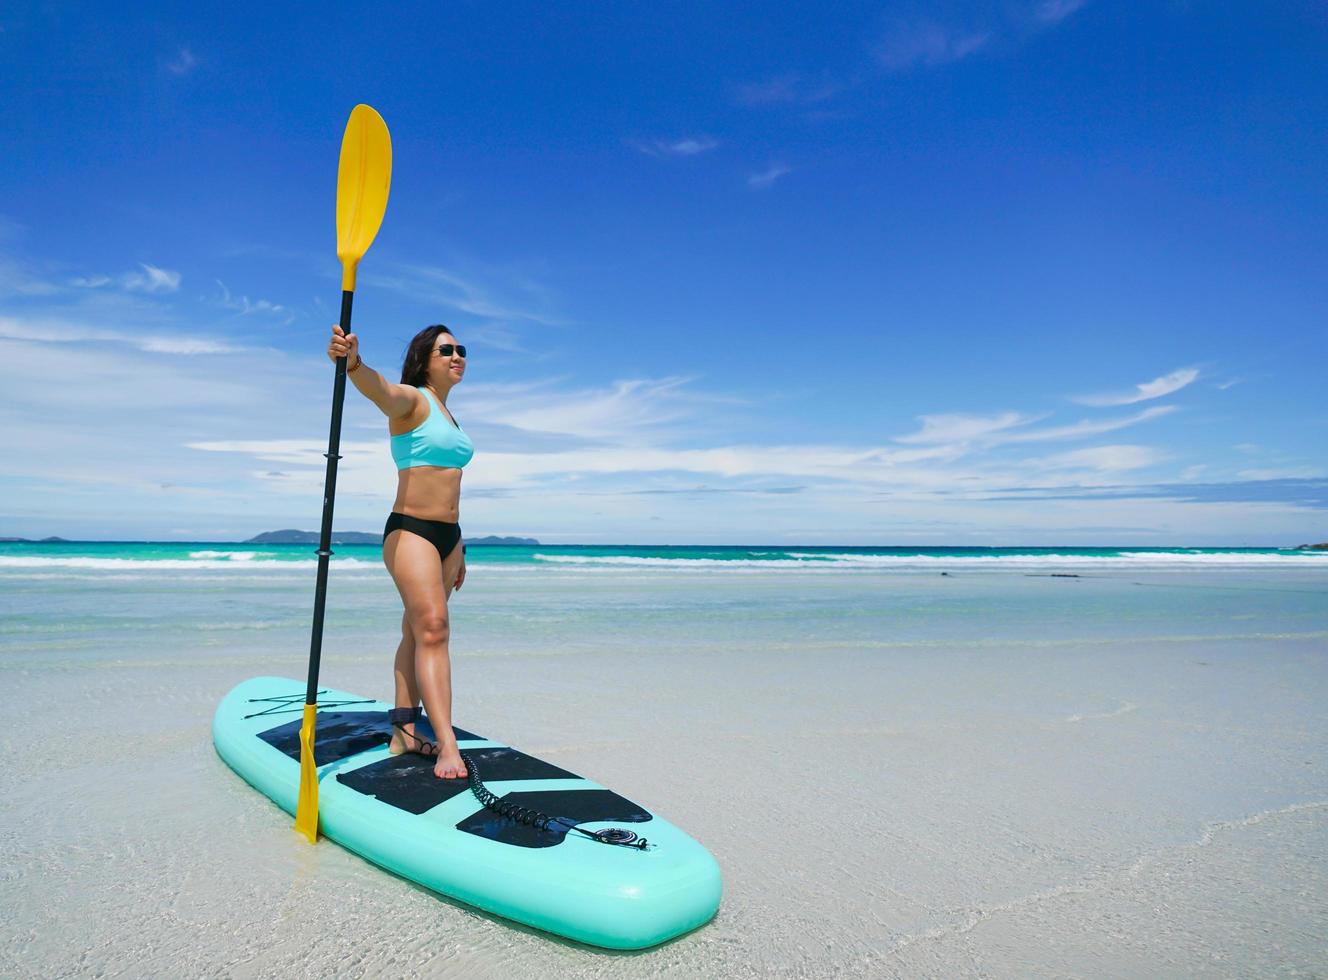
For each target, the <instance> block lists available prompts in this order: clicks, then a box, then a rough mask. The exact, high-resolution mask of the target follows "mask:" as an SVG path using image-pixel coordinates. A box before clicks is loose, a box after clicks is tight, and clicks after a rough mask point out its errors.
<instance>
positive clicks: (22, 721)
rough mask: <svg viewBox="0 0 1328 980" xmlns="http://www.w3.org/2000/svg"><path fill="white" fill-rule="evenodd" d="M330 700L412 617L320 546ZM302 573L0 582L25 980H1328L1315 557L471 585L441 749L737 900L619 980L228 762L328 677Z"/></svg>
mask: <svg viewBox="0 0 1328 980" xmlns="http://www.w3.org/2000/svg"><path fill="white" fill-rule="evenodd" d="M335 551H336V555H335V558H334V560H333V563H332V572H331V576H330V583H329V594H328V611H327V630H326V634H325V638H324V646H323V669H322V679H323V680H324V681H325V682H326V683H327V684H328V685H330V686H335V687H338V688H342V689H345V690H350V691H355V692H359V693H363V694H365V695H371V696H377V697H384V696H389V695H390V691H391V660H392V654H393V651H394V649H395V646H396V642H397V639H398V636H399V632H398V631H399V628H400V618H401V607H400V601H399V599H398V597H397V594H396V591H395V589H394V588H393V586H392V583H391V581H390V579H389V578H388V576H387V573H386V571H385V570H384V568H383V566H382V561H381V557H380V552H379V549H378V548H377V547H375V546H366V545H342V546H336V547H335ZM315 567H316V563H315V558H314V556H313V546H311V545H275V546H274V545H263V546H257V545H248V544H218V543H193V544H191V543H179V542H172V543H51V544H45V543H43V544H34V543H0V671H2V672H3V673H2V674H0V676H3V679H4V682H5V685H4V686H5V690H6V693H7V695H8V701H9V710H8V711H7V712H5V714H4V720H3V721H2V722H0V748H2V749H3V753H2V754H0V779H2V780H3V785H4V786H5V787H6V795H5V798H4V801H3V803H2V804H0V817H2V821H0V867H2V868H3V869H4V872H3V874H0V901H2V902H3V904H4V907H5V909H6V916H5V926H4V927H3V929H2V930H0V974H2V975H4V976H25V977H26V976H33V977H38V976H40V977H46V976H63V975H79V976H82V975H107V976H116V975H133V976H145V975H146V976H151V975H159V974H167V973H169V974H172V975H179V974H183V975H186V976H196V975H207V976H212V975H219V976H273V977H277V976H281V977H288V976H291V975H329V974H338V975H345V976H375V977H376V976H381V975H384V974H399V973H406V972H410V973H414V974H420V975H427V976H458V977H474V976H493V977H498V976H503V977H510V976H527V975H560V976H569V977H607V976H613V977H656V976H659V977H695V976H725V977H730V976H732V977H768V976H772V975H773V976H789V977H794V976H798V977H822V976H825V977H830V976H836V977H838V976H862V977H882V976H919V975H945V976H956V977H962V976H974V977H976V976H997V977H1024V976H1033V975H1080V976H1138V977H1155V976H1160V975H1167V976H1176V975H1186V976H1190V975H1200V976H1247V975H1260V976H1265V975H1266V976H1278V975H1284V976H1294V975H1315V974H1323V973H1325V972H1328V939H1325V937H1328V862H1326V861H1325V860H1324V855H1325V854H1328V762H1325V760H1328V553H1325V552H1312V551H1295V550H1281V549H1248V548H1246V549H1231V548H1185V549H1180V548H1170V549H1160V548H1121V549H1109V548H1024V549H1018V548H1005V549H975V548H911V547H910V548H857V547H844V548H830V547H801V548H787V547H773V546H772V547H731V548H725V547H628V546H621V547H619V546H593V547H592V546H547V545H540V546H533V547H512V546H501V547H486V546H483V545H475V546H471V547H470V549H469V554H468V575H467V580H466V584H465V586H464V587H463V589H462V590H461V591H460V592H458V593H456V594H454V596H453V597H452V600H451V602H450V616H451V625H452V639H451V654H452V659H453V670H454V685H455V690H456V694H455V708H454V712H455V718H456V721H457V724H459V725H461V726H462V727H467V728H472V729H474V730H482V731H485V732H487V733H493V735H494V737H496V738H501V739H503V740H506V741H509V742H511V743H512V744H513V745H515V746H517V747H518V748H521V749H523V750H525V751H528V752H531V753H533V754H536V755H539V756H541V757H543V758H546V759H548V760H549V761H551V762H554V763H556V764H558V765H561V766H564V767H566V768H568V769H570V770H572V771H574V772H579V773H582V774H584V775H587V776H589V777H591V778H594V779H596V780H598V781H600V782H602V783H603V784H605V785H607V786H610V787H612V788H613V789H615V790H617V791H618V792H620V793H622V794H623V795H625V796H627V797H628V798H631V799H636V800H639V801H640V802H642V803H643V804H646V805H648V806H650V807H651V808H652V809H654V810H657V811H658V812H660V813H661V814H662V815H664V816H665V817H667V818H668V819H669V820H670V821H671V822H673V823H675V824H677V825H678V826H680V827H682V828H683V829H684V830H686V831H688V832H689V833H691V834H692V835H693V836H695V837H697V838H698V839H699V840H700V841H701V842H702V843H704V844H705V845H706V846H707V847H709V848H710V850H711V851H712V853H714V854H715V856H716V858H717V859H718V860H719V862H720V866H721V868H722V870H723V873H724V879H725V896H724V901H723V905H722V906H721V909H720V912H719V915H718V916H717V918H716V919H715V921H714V922H712V923H710V924H709V925H707V926H705V927H702V928H701V929H699V930H697V931H695V932H693V933H691V934H689V935H687V936H683V937H680V938H679V939H677V940H675V941H673V942H671V943H668V944H666V945H665V946H663V947H660V948H657V949H655V950H648V951H644V952H641V953H631V954H624V953H608V952H604V951H599V950H594V949H590V948H588V947H584V946H579V945H577V944H574V943H570V942H566V941H563V940H559V939H555V938H552V937H549V936H547V935H545V934H543V933H539V932H536V931H534V930H530V929H526V928H523V927H519V926H514V925H512V924H511V923H508V922H505V921H504V920H501V919H498V918H496V917H493V916H490V915H487V914H484V913H480V912H477V911H475V910H473V909H469V908H467V907H466V906H464V905H461V904H459V903H456V902H452V901H449V900H446V899H441V898H438V897H436V896H433V895H431V894H429V893H427V892H424V891H422V890H421V889H419V888H417V887H415V886H413V885H411V884H410V883H408V882H405V881H403V880H401V879H399V878H396V877H394V876H392V875H390V874H387V873H384V872H382V871H380V870H379V869H377V868H375V867H373V866H371V865H369V864H367V863H366V862H364V861H363V860H361V859H360V858H358V857H356V856H354V855H352V854H349V853H348V852H345V851H342V850H341V849H340V848H338V847H336V846H335V845H332V844H328V843H326V842H324V843H323V844H320V845H319V846H317V847H310V846H309V845H308V844H307V843H305V842H304V841H303V840H302V838H300V837H298V835H296V834H295V833H294V832H293V831H292V830H291V827H290V823H291V821H290V819H289V818H288V817H287V816H286V815H285V814H284V813H282V812H281V811H279V810H278V809H277V808H276V807H275V806H274V805H272V804H271V803H270V802H268V801H267V800H266V799H264V798H263V797H261V796H259V795H258V794H257V793H255V792H254V791H253V790H251V789H250V788H249V787H248V786H247V785H245V784H244V783H243V782H242V781H241V780H240V779H239V778H238V777H236V776H235V775H234V774H233V773H232V772H231V771H230V770H229V769H228V768H227V767H226V766H225V765H224V764H223V763H222V762H221V761H220V760H219V759H218V758H217V757H216V755H215V753H214V752H213V751H212V748H211V738H210V722H211V715H212V711H213V710H214V709H215V706H216V704H217V702H218V701H219V700H220V698H221V697H222V696H223V695H224V694H225V692H226V691H227V690H229V689H230V688H231V687H232V686H233V685H234V684H236V683H238V682H239V681H240V680H243V679H245V678H247V677H251V676H254V675H258V674H278V675H282V676H288V677H291V678H296V679H298V678H302V677H303V676H304V672H305V665H306V663H307V656H308V646H309V625H310V618H311V611H312V606H313V585H314V569H315Z"/></svg>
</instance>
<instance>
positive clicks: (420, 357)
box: [401, 323, 456, 388]
mask: <svg viewBox="0 0 1328 980" xmlns="http://www.w3.org/2000/svg"><path fill="white" fill-rule="evenodd" d="M440 334H449V335H450V336H451V337H452V339H454V340H455V339H456V334H454V333H452V331H451V330H450V329H448V328H447V327H445V326H443V325H442V324H441V323H435V324H434V325H433V326H431V327H425V328H424V329H423V330H421V331H420V332H419V333H417V334H416V335H415V336H414V337H412V338H411V340H410V346H408V347H407V348H406V359H405V360H404V361H402V362H401V383H402V384H403V385H414V386H415V387H417V388H420V387H423V386H424V383H425V382H426V381H428V380H429V358H431V357H432V356H433V349H434V345H435V344H436V342H437V340H438V337H439V335H440Z"/></svg>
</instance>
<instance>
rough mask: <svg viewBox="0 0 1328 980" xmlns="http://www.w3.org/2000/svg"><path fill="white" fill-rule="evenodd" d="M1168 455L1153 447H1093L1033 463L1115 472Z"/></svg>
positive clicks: (1133, 468) (1138, 466) (1153, 463)
mask: <svg viewBox="0 0 1328 980" xmlns="http://www.w3.org/2000/svg"><path fill="white" fill-rule="evenodd" d="M1168 458H1169V455H1168V454H1167V453H1165V452H1162V451H1160V450H1158V449H1153V448H1152V447H1150V446H1131V445H1117V446H1090V447H1088V448H1086V449H1075V450H1072V451H1071V452H1067V453H1057V454H1056V455H1054V456H1046V457H1043V458H1042V459H1038V460H1031V461H1029V462H1031V463H1032V465H1035V466H1040V467H1044V468H1046V469H1053V470H1093V471H1095V472H1100V473H1115V472H1123V471H1126V470H1138V469H1143V468H1144V467H1147V466H1154V465H1156V464H1157V463H1160V462H1162V461H1164V460H1166V459H1168Z"/></svg>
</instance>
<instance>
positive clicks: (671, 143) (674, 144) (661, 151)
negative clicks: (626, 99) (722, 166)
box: [632, 136, 719, 157]
mask: <svg viewBox="0 0 1328 980" xmlns="http://www.w3.org/2000/svg"><path fill="white" fill-rule="evenodd" d="M632 145H633V146H634V147H636V148H637V149H638V150H640V151H641V152H642V153H645V154H647V155H649V156H652V157H694V156H697V155H698V154H701V153H706V152H708V151H709V150H713V149H714V148H715V147H717V146H719V140H717V139H715V138H714V137H711V136H684V137H682V138H681V139H672V140H664V139H653V140H636V141H633V143H632Z"/></svg>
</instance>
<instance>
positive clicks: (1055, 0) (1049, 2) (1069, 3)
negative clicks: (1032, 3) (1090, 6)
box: [1033, 0, 1087, 24]
mask: <svg viewBox="0 0 1328 980" xmlns="http://www.w3.org/2000/svg"><path fill="white" fill-rule="evenodd" d="M1085 3H1087V0H1042V2H1041V3H1039V4H1038V5H1037V7H1036V8H1034V10H1033V17H1034V18H1035V19H1037V20H1040V21H1043V22H1044V23H1048V24H1055V23H1057V22H1059V21H1062V20H1064V19H1065V18H1066V17H1069V16H1070V15H1071V14H1073V13H1074V12H1075V11H1077V10H1079V9H1080V8H1082V7H1083V6H1084V5H1085Z"/></svg>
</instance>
